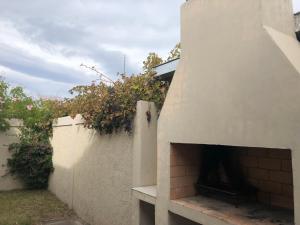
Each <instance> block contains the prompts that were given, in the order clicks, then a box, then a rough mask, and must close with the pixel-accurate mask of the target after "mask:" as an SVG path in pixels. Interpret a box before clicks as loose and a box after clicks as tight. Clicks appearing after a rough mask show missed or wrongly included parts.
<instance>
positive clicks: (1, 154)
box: [0, 120, 22, 191]
mask: <svg viewBox="0 0 300 225" xmlns="http://www.w3.org/2000/svg"><path fill="white" fill-rule="evenodd" d="M10 125H11V127H10V129H9V130H8V131H6V132H0V191H11V190H16V189H22V184H21V183H20V182H19V181H18V180H16V179H15V178H14V177H12V176H11V175H9V174H8V170H7V159H8V158H10V155H11V154H10V152H9V151H8V146H9V145H10V144H12V143H15V142H18V136H17V135H18V132H19V129H18V128H19V127H20V126H21V123H20V121H18V120H11V121H10Z"/></svg>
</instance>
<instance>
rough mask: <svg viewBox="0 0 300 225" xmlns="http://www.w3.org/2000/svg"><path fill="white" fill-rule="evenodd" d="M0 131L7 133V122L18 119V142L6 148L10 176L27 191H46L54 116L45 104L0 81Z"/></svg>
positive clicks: (18, 88)
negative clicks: (28, 189)
mask: <svg viewBox="0 0 300 225" xmlns="http://www.w3.org/2000/svg"><path fill="white" fill-rule="evenodd" d="M0 106H1V111H0V127H1V131H6V130H8V129H9V120H10V119H19V120H20V121H22V122H23V125H22V126H21V127H20V128H19V129H20V132H19V142H18V143H13V144H11V145H10V146H9V150H10V151H11V158H10V159H8V164H7V165H8V169H9V173H10V174H12V175H15V176H17V177H18V178H19V179H20V180H21V181H23V183H24V184H25V186H26V187H27V188H30V189H36V188H45V187H46V186H47V185H48V177H49V175H50V172H51V171H52V170H53V165H52V147H51V145H50V142H49V137H50V136H51V135H52V120H53V117H52V116H53V113H52V112H51V108H49V107H48V104H47V101H45V100H41V99H37V100H34V99H33V98H31V97H29V96H27V95H26V94H25V92H24V91H23V89H22V88H21V87H10V86H9V85H8V84H7V83H6V82H5V81H4V80H0Z"/></svg>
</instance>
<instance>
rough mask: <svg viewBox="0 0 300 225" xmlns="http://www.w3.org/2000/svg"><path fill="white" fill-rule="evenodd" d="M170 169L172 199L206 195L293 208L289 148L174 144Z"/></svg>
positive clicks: (225, 199) (243, 203)
mask: <svg viewBox="0 0 300 225" xmlns="http://www.w3.org/2000/svg"><path fill="white" fill-rule="evenodd" d="M170 169H171V185H170V186H171V191H170V193H171V196H170V198H171V199H173V200H174V199H180V198H185V197H191V196H197V195H203V196H207V197H209V198H213V199H216V200H219V201H225V202H229V203H231V204H233V205H235V206H239V205H245V204H248V203H255V202H257V203H259V204H263V205H266V206H268V207H276V208H277V207H278V208H283V209H289V210H293V205H294V204H293V176H292V162H291V151H290V150H288V149H266V148H250V147H233V146H222V145H188V144H172V150H171V168H170Z"/></svg>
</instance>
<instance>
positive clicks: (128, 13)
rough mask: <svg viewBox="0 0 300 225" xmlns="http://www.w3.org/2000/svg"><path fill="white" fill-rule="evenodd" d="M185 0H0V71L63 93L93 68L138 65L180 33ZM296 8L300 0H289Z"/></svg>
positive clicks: (43, 90) (15, 80) (40, 90)
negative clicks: (181, 9)
mask: <svg viewBox="0 0 300 225" xmlns="http://www.w3.org/2000/svg"><path fill="white" fill-rule="evenodd" d="M183 2H184V0H122V1H121V0H108V1H107V0H106V1H105V0H0V75H1V76H3V77H5V79H6V80H7V81H9V82H10V83H12V84H14V85H21V86H23V87H25V89H26V90H27V91H28V92H30V93H31V94H33V95H36V96H54V97H62V96H66V95H67V91H68V90H69V89H70V88H71V87H72V86H74V85H76V84H87V83H89V82H90V81H91V80H93V79H95V78H96V76H95V74H93V73H91V72H89V71H88V70H86V69H84V68H82V67H80V64H81V63H85V64H87V65H95V66H97V68H99V70H101V71H102V72H103V73H105V74H107V75H109V76H111V77H112V78H113V79H115V78H116V76H117V73H118V72H123V57H124V55H126V58H127V73H138V72H140V71H141V66H142V61H143V60H144V59H145V57H146V56H147V54H148V53H149V52H153V51H154V52H157V53H158V54H160V55H161V56H166V55H167V53H168V52H169V50H170V49H171V48H172V47H173V46H174V45H175V44H176V43H177V42H178V41H179V9H180V5H181V4H182V3H183ZM294 8H295V9H294V10H295V12H296V11H300V0H294Z"/></svg>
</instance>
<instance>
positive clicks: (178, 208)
mask: <svg viewBox="0 0 300 225" xmlns="http://www.w3.org/2000/svg"><path fill="white" fill-rule="evenodd" d="M169 211H170V212H172V213H174V214H177V215H179V216H182V217H184V218H186V219H189V220H192V221H194V222H196V223H199V224H205V225H232V224H230V223H226V222H225V221H221V220H219V219H217V218H214V217H212V216H209V215H207V214H205V213H202V212H199V211H198V210H195V209H192V208H190V207H187V206H186V205H185V204H180V203H179V202H177V201H176V200H172V201H170V203H169Z"/></svg>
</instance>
